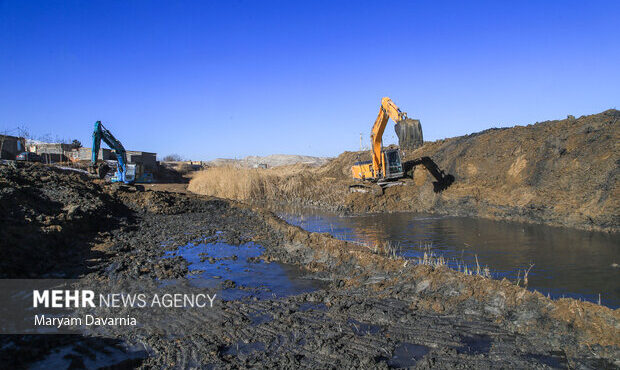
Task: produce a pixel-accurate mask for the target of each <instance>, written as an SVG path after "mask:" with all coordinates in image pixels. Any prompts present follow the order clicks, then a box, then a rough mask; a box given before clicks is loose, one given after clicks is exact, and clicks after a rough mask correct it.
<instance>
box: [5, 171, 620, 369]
mask: <svg viewBox="0 0 620 370" xmlns="http://www.w3.org/2000/svg"><path fill="white" fill-rule="evenodd" d="M0 205H1V206H2V210H3V212H2V218H1V219H0V226H1V228H2V231H3V238H2V240H1V243H2V245H1V250H2V253H3V256H2V257H3V259H2V264H1V265H0V273H1V274H2V276H3V277H4V278H17V277H29V278H35V277H36V278H45V277H72V278H78V279H80V283H81V284H83V285H84V286H88V285H89V284H90V283H94V282H97V283H102V282H113V281H116V280H117V279H119V278H127V279H129V280H134V281H140V279H146V280H148V281H160V280H162V279H188V276H189V275H191V273H192V272H191V266H190V265H189V262H188V261H187V260H186V259H184V258H182V257H181V256H179V255H175V254H174V253H175V251H176V250H177V249H178V247H179V246H185V245H187V248H189V249H190V250H191V249H192V248H195V247H196V248H198V245H200V243H201V242H203V241H205V240H207V241H221V242H223V243H224V242H225V243H226V244H227V245H230V246H231V248H236V246H241V245H245V244H247V243H256V244H260V245H261V246H262V247H263V248H264V253H263V254H262V255H261V256H260V260H261V261H262V262H261V263H267V262H270V263H280V264H286V265H287V266H292V267H294V268H296V269H297V270H299V271H301V273H302V274H303V275H304V276H305V277H310V278H313V279H315V280H317V281H318V280H320V281H323V282H324V283H323V284H322V286H321V287H320V288H317V289H314V290H312V291H309V292H304V293H300V294H292V295H287V296H282V297H270V296H267V297H266V296H262V295H258V294H257V295H253V293H251V294H250V296H247V297H245V298H243V299H229V300H217V301H216V305H217V308H218V311H216V312H215V315H210V316H201V314H200V311H198V312H196V311H192V312H191V313H190V312H188V313H187V314H183V315H178V316H176V317H174V321H175V325H177V326H178V327H180V328H182V329H183V331H182V332H183V334H182V335H176V336H174V337H167V336H165V335H162V333H161V332H160V331H159V330H158V329H156V328H150V327H148V326H147V327H143V328H140V330H135V331H126V330H120V329H116V328H114V327H109V328H106V330H104V331H102V332H100V333H99V335H98V336H84V335H20V336H17V335H3V336H1V337H0V361H1V362H2V363H3V364H5V366H7V367H10V368H20V367H26V366H31V365H36V366H45V365H44V364H45V361H46V360H47V359H49V358H50V356H53V355H54V354H55V353H59V351H60V349H62V350H63V351H65V350H66V348H72V349H73V350H72V351H71V352H69V353H67V354H66V355H64V356H63V357H62V359H63V360H64V361H66V362H67V363H68V364H69V365H70V366H72V367H74V368H80V367H84V366H87V364H89V362H88V361H89V359H93V358H99V357H100V356H101V355H102V353H112V352H114V353H118V352H123V351H126V349H127V348H131V347H132V346H138V345H139V346H141V348H144V355H143V356H142V357H140V358H131V359H124V360H118V361H119V362H117V363H113V364H112V365H122V366H126V367H128V366H142V367H145V368H146V367H158V368H159V367H204V366H211V367H213V368H238V367H250V366H254V367H256V366H260V367H283V366H284V367H300V366H303V367H308V368H326V367H347V368H350V367H356V366H362V367H376V368H387V367H409V366H416V367H420V368H429V367H442V368H443V367H472V368H488V367H497V366H500V367H507V368H558V367H559V368H574V367H585V368H605V367H614V366H616V367H617V366H619V365H620V363H619V362H618V359H619V358H620V329H619V327H620V324H619V323H620V321H619V319H620V311H618V310H611V309H609V308H607V307H603V306H598V305H595V304H591V303H587V302H580V301H576V300H572V299H561V300H557V301H554V300H550V299H547V298H545V297H544V296H542V295H541V294H539V293H535V292H530V291H527V290H526V289H524V288H521V287H517V286H515V285H514V284H512V283H510V282H508V281H506V280H504V281H497V280H492V279H488V278H483V277H480V276H466V275H464V274H461V273H458V272H456V271H453V270H450V269H448V268H445V267H439V268H433V267H430V266H424V265H416V264H415V263H413V262H412V261H409V262H407V261H405V260H403V259H400V258H394V257H390V256H388V255H385V254H383V253H380V252H378V250H379V249H378V250H371V249H369V248H366V247H362V246H359V245H355V244H350V243H347V242H344V241H340V240H336V239H334V238H331V237H330V236H328V235H326V234H318V233H308V232H306V231H304V230H302V229H300V228H298V227H295V226H291V225H289V224H287V223H286V222H284V221H283V220H281V219H279V218H278V217H276V216H275V215H274V214H272V213H271V212H269V211H266V210H265V209H263V208H260V207H257V206H248V205H244V204H241V203H237V202H234V201H229V200H222V199H218V198H212V197H206V196H198V195H192V194H189V195H188V194H173V193H167V192H157V191H138V190H136V189H135V188H132V187H126V186H118V185H116V186H114V185H107V184H103V183H96V182H93V181H92V180H91V179H89V178H88V177H86V176H85V175H82V174H79V173H73V172H68V171H63V170H59V169H54V168H49V167H44V166H40V165H29V164H20V165H18V166H17V167H15V168H13V167H8V166H0ZM5 235H6V236H7V237H5ZM171 253H172V254H171ZM41 256H43V257H41ZM165 256H171V257H170V258H164V257H165ZM41 260H42V261H41ZM29 262H30V263H29ZM143 281H144V280H143ZM222 285H224V286H228V287H236V288H238V289H241V290H243V289H244V287H243V286H242V285H243V284H242V283H241V282H235V281H230V280H228V281H222ZM250 292H251V291H250ZM60 353H65V352H62V351H60ZM119 358H122V356H121V357H119ZM40 361H43V362H40ZM108 365H110V364H108Z"/></svg>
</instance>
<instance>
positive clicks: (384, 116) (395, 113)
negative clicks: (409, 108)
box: [370, 97, 407, 177]
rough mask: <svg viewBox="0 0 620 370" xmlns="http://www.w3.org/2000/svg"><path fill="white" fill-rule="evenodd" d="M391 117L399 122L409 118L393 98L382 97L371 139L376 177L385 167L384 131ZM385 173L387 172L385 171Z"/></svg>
mask: <svg viewBox="0 0 620 370" xmlns="http://www.w3.org/2000/svg"><path fill="white" fill-rule="evenodd" d="M389 118H391V119H392V121H394V122H395V123H398V122H400V121H402V120H403V119H406V118H407V113H405V112H402V111H401V110H400V109H398V107H397V106H396V104H394V102H393V101H392V99H390V98H388V97H384V98H383V99H381V107H380V108H379V115H378V116H377V119H376V120H375V124H374V125H373V126H372V130H371V131H370V141H371V144H372V166H373V171H374V172H375V173H374V176H375V177H378V174H379V171H383V167H384V163H383V160H382V153H381V147H382V141H383V140H382V139H383V132H384V131H385V126H386V125H387V122H388V119H389ZM383 173H385V171H383Z"/></svg>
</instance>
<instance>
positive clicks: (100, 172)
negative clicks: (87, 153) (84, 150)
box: [88, 163, 110, 179]
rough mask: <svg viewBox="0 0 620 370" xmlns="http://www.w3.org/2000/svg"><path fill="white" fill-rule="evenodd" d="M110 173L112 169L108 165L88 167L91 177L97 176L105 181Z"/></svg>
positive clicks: (101, 164) (100, 164)
mask: <svg viewBox="0 0 620 370" xmlns="http://www.w3.org/2000/svg"><path fill="white" fill-rule="evenodd" d="M108 171H110V167H109V166H108V165H107V164H106V163H99V164H95V165H90V166H88V172H89V173H90V174H91V175H95V176H97V177H98V178H100V179H103V178H104V177H105V176H106V175H107V174H108Z"/></svg>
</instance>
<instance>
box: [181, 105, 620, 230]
mask: <svg viewBox="0 0 620 370" xmlns="http://www.w3.org/2000/svg"><path fill="white" fill-rule="evenodd" d="M618 143H620V111H617V110H608V111H605V112H602V113H599V114H594V115H589V116H582V117H580V118H572V117H570V118H568V119H565V120H557V121H547V122H541V123H536V124H532V125H528V126H516V127H511V128H503V129H489V130H486V131H482V132H479V133H475V134H471V135H466V136H460V137H455V138H450V139H445V140H438V141H435V142H427V143H425V144H424V146H422V147H421V148H419V149H417V150H415V151H412V152H407V153H406V155H405V157H404V162H405V165H407V161H411V160H413V159H415V158H420V157H424V156H428V157H430V158H432V160H433V161H434V162H435V163H436V164H437V165H438V166H439V168H441V169H442V170H444V171H445V172H446V173H449V174H451V175H453V176H454V177H455V179H456V180H455V182H454V184H452V186H450V187H449V188H448V189H446V190H444V191H443V192H441V193H435V192H434V187H433V184H432V182H433V181H434V178H433V177H432V176H431V175H430V174H429V172H428V171H426V169H424V167H422V166H421V165H420V166H417V167H415V168H414V171H413V175H412V176H411V178H410V179H406V180H405V181H404V186H394V187H391V188H388V189H386V190H385V194H383V195H376V194H373V193H349V192H348V185H350V184H351V180H350V167H351V165H352V164H353V163H354V162H355V161H358V160H369V159H370V154H369V152H345V153H343V154H341V155H340V156H339V157H337V158H335V159H333V160H332V161H330V162H329V163H327V164H325V165H323V166H321V167H319V168H310V167H303V166H291V167H281V168H275V169H268V170H262V169H253V170H240V169H230V170H227V169H209V170H207V171H205V172H203V173H200V174H197V175H195V177H194V178H193V179H192V181H191V182H190V184H189V187H188V189H189V190H190V191H193V192H196V193H200V194H207V195H215V196H221V197H227V198H232V199H238V200H244V201H249V200H252V201H255V200H260V201H268V202H287V203H297V204H303V205H315V206H321V207H326V208H330V209H332V210H337V211H340V212H344V213H364V212H392V211H421V212H434V213H441V214H451V215H459V216H474V217H485V218H491V219H504V220H513V221H525V222H536V223H545V224H550V225H558V226H567V227H575V228H580V229H587V230H600V231H608V232H618V231H620V213H619V210H620V185H619V179H618V177H619V176H620V145H619V144H618Z"/></svg>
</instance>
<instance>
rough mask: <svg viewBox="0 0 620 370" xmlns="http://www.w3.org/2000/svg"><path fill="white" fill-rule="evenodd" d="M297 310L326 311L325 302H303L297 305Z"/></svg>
mask: <svg viewBox="0 0 620 370" xmlns="http://www.w3.org/2000/svg"><path fill="white" fill-rule="evenodd" d="M299 311H301V312H307V311H327V306H326V305H325V303H314V302H304V303H302V304H300V305H299Z"/></svg>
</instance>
